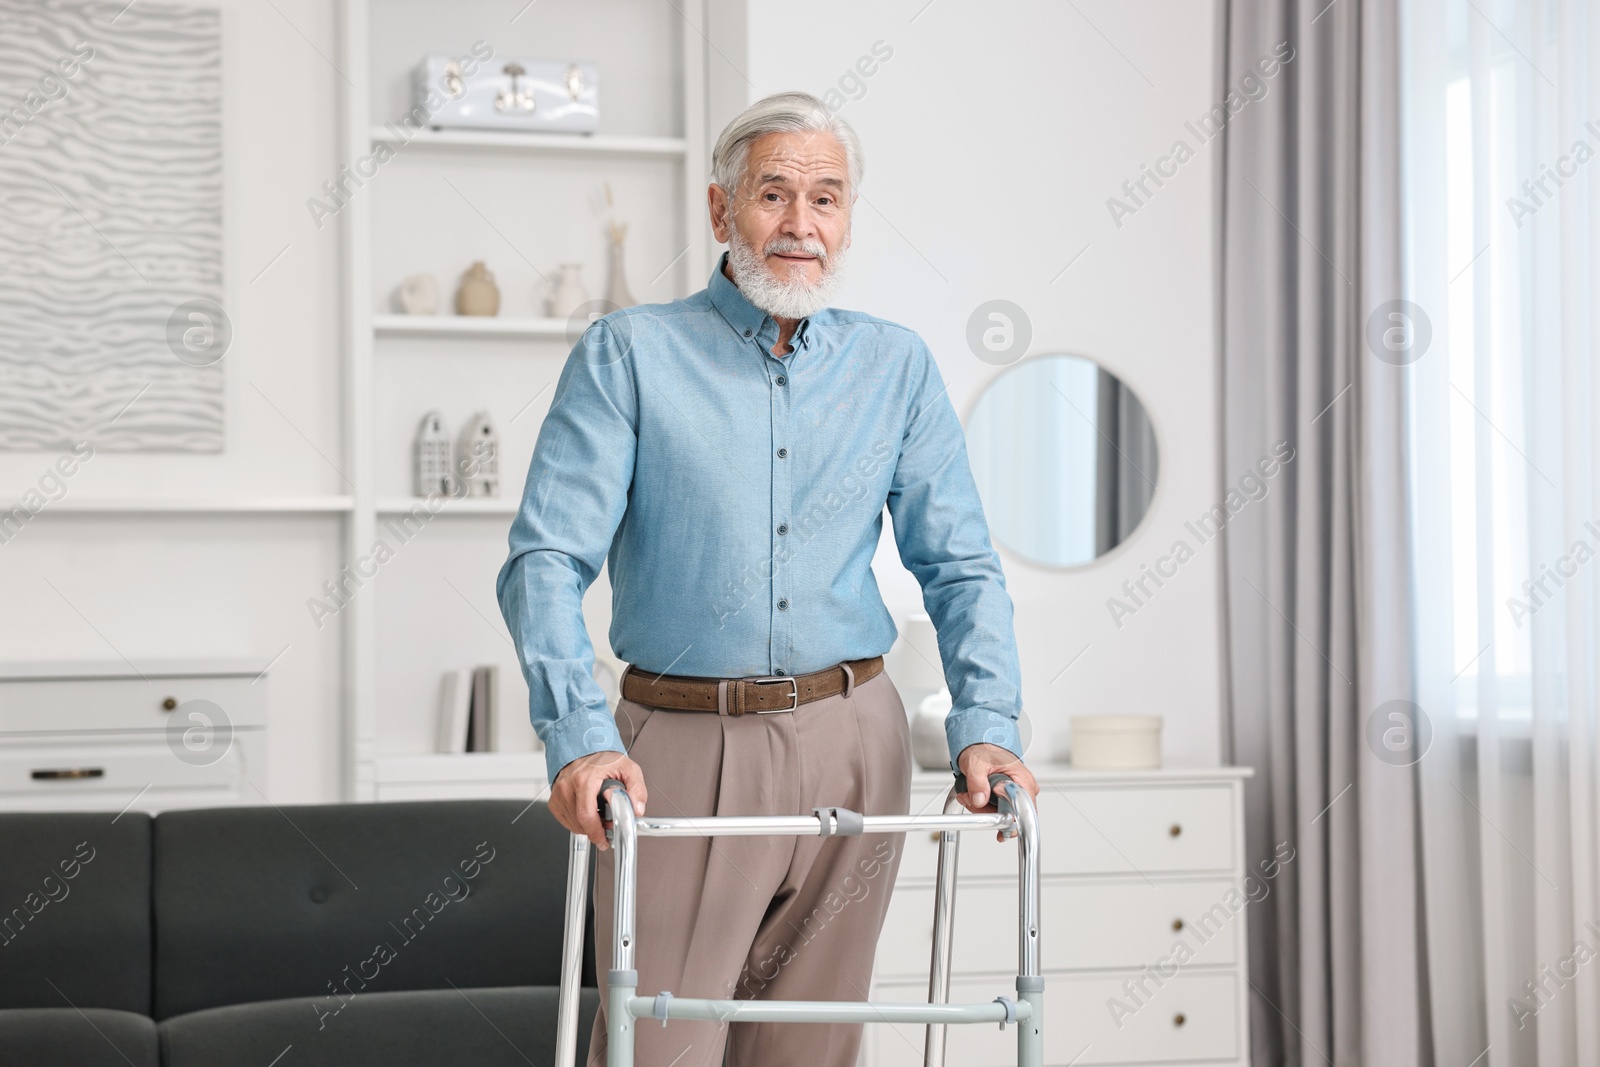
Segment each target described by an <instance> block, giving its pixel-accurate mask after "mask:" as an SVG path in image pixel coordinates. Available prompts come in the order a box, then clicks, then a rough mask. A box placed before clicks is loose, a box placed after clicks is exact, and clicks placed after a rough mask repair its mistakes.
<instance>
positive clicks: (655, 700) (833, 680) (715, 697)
mask: <svg viewBox="0 0 1600 1067" xmlns="http://www.w3.org/2000/svg"><path fill="white" fill-rule="evenodd" d="M882 670H883V657H882V656H873V657H872V658H871V659H855V660H846V661H845V662H843V663H836V664H834V665H833V666H832V667H825V668H823V669H822V670H820V671H812V672H811V673H810V674H769V675H766V676H764V677H760V678H691V677H687V676H684V675H671V674H663V675H660V676H653V675H651V674H649V673H648V672H646V671H635V670H634V669H633V664H631V663H630V664H628V666H627V668H626V669H625V670H624V671H623V672H622V695H623V696H624V697H626V698H627V699H629V700H631V701H633V702H634V703H636V704H643V705H645V706H646V707H652V708H670V709H672V710H674V711H709V712H712V713H714V714H720V715H743V714H745V713H746V712H754V713H755V714H757V715H765V714H770V713H771V712H775V711H793V710H794V709H795V708H797V707H799V706H800V705H801V704H809V703H810V702H811V701H813V700H821V699H822V698H823V697H831V696H840V695H843V696H849V695H850V691H851V690H852V689H854V688H855V687H856V686H858V685H860V684H861V683H862V682H865V681H867V680H868V679H870V678H875V677H877V675H878V674H879V673H880V672H881V671H882Z"/></svg>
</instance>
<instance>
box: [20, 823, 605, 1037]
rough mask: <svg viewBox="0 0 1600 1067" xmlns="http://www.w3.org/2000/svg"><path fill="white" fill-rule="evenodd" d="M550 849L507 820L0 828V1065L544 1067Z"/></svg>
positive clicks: (554, 940) (554, 858)
mask: <svg viewBox="0 0 1600 1067" xmlns="http://www.w3.org/2000/svg"><path fill="white" fill-rule="evenodd" d="M568 842H569V835H568V834H567V833H566V831H565V830H563V829H562V828H561V827H560V826H559V825H558V824H557V823H556V822H555V820H554V819H553V818H552V817H551V816H550V814H549V812H548V810H547V809H546V807H545V805H544V804H543V803H537V804H534V805H533V806H532V807H529V806H528V805H527V804H526V803H525V802H521V801H489V800H463V801H425V802H407V803H381V804H334V805H302V806H286V807H274V806H262V807H230V808H210V809H204V810H193V811H170V812H163V813H161V814H159V815H156V816H153V817H152V816H148V815H144V814H141V813H138V812H127V813H124V814H121V815H118V814H117V813H116V812H111V811H107V812H89V813H0V1064H4V1065H5V1067H100V1065H102V1064H103V1065H105V1067H127V1065H130V1064H131V1065H133V1067H157V1065H163V1064H165V1065H170V1067H211V1065H215V1064H219V1063H251V1064H258V1065H260V1067H269V1065H272V1064H275V1063H277V1064H281V1067H291V1065H293V1067H300V1065H328V1067H333V1065H339V1067H360V1065H366V1064H372V1065H384V1067H402V1065H405V1064H409V1063H416V1064H435V1063H444V1062H458V1063H471V1064H473V1065H474V1067H498V1065H501V1064H504V1065H506V1067H526V1065H527V1064H528V1063H530V1062H531V1063H536V1064H540V1065H545V1064H549V1063H551V1062H552V1060H553V1058H554V1050H555V1025H556V999H557V987H558V984H559V981H560V962H561V936H562V914H563V908H564V900H565V894H566V870H567V855H568ZM590 923H592V918H591V920H590ZM590 923H586V924H585V925H586V929H587V928H588V927H589V925H590ZM584 961H585V963H584V986H585V989H584V990H583V995H582V998H581V1003H582V1012H581V1014H580V1021H579V1027H578V1045H579V1051H578V1063H579V1064H582V1063H583V1061H584V1057H585V1055H586V1053H587V1045H588V1035H589V1027H590V1024H591V1022H592V1020H593V1017H594V1013H595V1011H596V1009H597V1007H598V994H597V992H596V990H595V989H594V986H595V979H594V973H593V952H592V945H590V944H586V945H585V951H584Z"/></svg>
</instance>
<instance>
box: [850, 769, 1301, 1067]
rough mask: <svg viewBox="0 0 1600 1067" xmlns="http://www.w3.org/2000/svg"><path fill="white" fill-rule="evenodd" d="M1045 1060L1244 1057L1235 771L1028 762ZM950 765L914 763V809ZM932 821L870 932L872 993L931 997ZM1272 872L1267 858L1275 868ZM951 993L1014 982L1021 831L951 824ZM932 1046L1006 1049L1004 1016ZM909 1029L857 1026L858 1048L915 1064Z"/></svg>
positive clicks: (942, 787) (887, 1061) (955, 1052)
mask: <svg viewBox="0 0 1600 1067" xmlns="http://www.w3.org/2000/svg"><path fill="white" fill-rule="evenodd" d="M1032 769H1033V772H1034V774H1035V775H1036V776H1037V777H1038V779H1039V785H1040V790H1039V800H1038V806H1039V825H1040V831H1041V836H1042V838H1043V840H1042V846H1041V851H1040V871H1041V879H1042V883H1043V884H1042V886H1041V894H1042V898H1043V899H1042V900H1041V912H1042V922H1041V924H1040V925H1041V929H1040V947H1041V957H1042V960H1043V965H1044V970H1045V975H1046V985H1045V993H1044V1003H1045V1019H1046V1025H1045V1063H1046V1064H1049V1065H1052V1067H1066V1065H1068V1064H1075V1065H1077V1067H1090V1065H1092V1064H1143V1065H1154V1064H1177V1063H1197V1062H1205V1063H1213V1064H1236V1065H1239V1067H1244V1065H1246V1064H1248V1063H1249V1048H1248V1039H1249V1025H1248V1015H1247V1012H1248V1010H1249V987H1248V985H1247V984H1246V982H1245V974H1244V967H1245V961H1246V960H1247V958H1248V957H1247V954H1246V952H1245V911H1246V909H1247V908H1248V907H1249V901H1250V899H1251V898H1252V897H1255V898H1258V899H1259V897H1260V896H1261V894H1262V892H1263V890H1265V891H1270V890H1271V886H1270V878H1269V877H1268V876H1267V875H1266V874H1264V873H1262V872H1253V877H1251V878H1249V879H1248V880H1247V879H1246V871H1245V869H1244V821H1243V820H1244V816H1243V812H1244V779H1245V778H1246V777H1248V776H1249V774H1250V772H1249V771H1248V770H1247V769H1237V768H1227V769H1222V770H1197V771H1147V772H1089V771H1072V770H1070V769H1067V768H1062V767H1051V766H1049V765H1040V766H1037V767H1034V768H1032ZM950 783H951V778H950V776H949V775H948V774H940V773H930V772H921V771H919V772H917V774H916V775H915V776H914V778H913V781H912V797H911V810H912V811H913V812H917V813H927V814H931V813H936V812H938V811H940V810H941V809H942V808H943V804H944V797H945V794H946V792H947V790H948V789H949V787H950ZM937 856H938V836H937V834H933V833H919V834H907V835H906V843H905V851H904V854H903V856H902V859H901V864H900V871H899V876H898V881H897V882H896V884H895V893H894V897H893V899H892V901H891V903H890V905H889V914H888V917H887V918H886V920H885V922H884V928H883V933H882V935H881V936H880V937H879V940H878V955H877V960H876V965H875V968H874V978H873V990H872V999H874V1000H879V1001H909V1002H921V1001H924V1000H926V999H927V995H928V961H929V955H930V952H931V951H932V943H933V897H934V877H935V874H936V873H937ZM1273 873H1275V872H1273ZM955 907H956V922H955V938H954V946H953V950H952V953H953V961H952V979H951V988H950V996H951V999H952V1000H955V1001H985V1000H990V999H992V998H994V997H995V996H999V995H1002V994H1004V995H1006V996H1014V995H1015V993H1014V989H1015V975H1016V969H1017V936H1016V929H1017V926H1016V923H1017V846H1016V843H1015V842H1014V841H1006V842H996V841H995V840H994V838H993V837H992V836H991V835H987V834H980V833H966V834H963V835H962V839H961V861H960V875H959V879H958V881H957V890H956V905H955ZM947 1034H948V1039H947V1045H946V1048H947V1050H948V1051H947V1057H946V1062H948V1063H951V1064H960V1065H961V1067H990V1065H994V1067H1000V1065H1010V1064H1015V1063H1016V1036H1015V1031H1014V1030H1012V1029H1010V1028H1007V1029H1006V1030H1005V1031H1004V1032H1002V1031H1000V1030H999V1028H998V1027H993V1026H951V1027H949V1028H948V1029H947ZM922 1049H923V1029H922V1027H920V1026H896V1025H892V1024H887V1023H875V1024H873V1025H871V1026H868V1027H866V1040H865V1042H864V1044H863V1049H862V1056H861V1063H862V1064H865V1065H868V1067H899V1065H901V1064H905V1065H908V1067H909V1065H913V1064H920V1063H921V1062H922Z"/></svg>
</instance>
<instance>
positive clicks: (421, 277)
mask: <svg viewBox="0 0 1600 1067" xmlns="http://www.w3.org/2000/svg"><path fill="white" fill-rule="evenodd" d="M395 304H396V305H397V306H398V308H399V310H400V311H401V312H403V313H405V314H407V315H436V314H438V312H439V283H438V282H437V281H435V280H434V277H433V275H431V274H413V275H411V277H409V278H407V279H406V280H405V281H403V282H401V283H400V288H399V289H398V290H397V291H396V292H395Z"/></svg>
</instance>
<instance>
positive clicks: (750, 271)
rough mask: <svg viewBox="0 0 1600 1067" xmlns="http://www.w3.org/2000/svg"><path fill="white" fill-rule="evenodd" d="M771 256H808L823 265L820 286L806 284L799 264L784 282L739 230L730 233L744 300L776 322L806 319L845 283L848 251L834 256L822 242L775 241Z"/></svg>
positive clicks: (731, 262) (734, 228)
mask: <svg viewBox="0 0 1600 1067" xmlns="http://www.w3.org/2000/svg"><path fill="white" fill-rule="evenodd" d="M766 251H767V252H805V253H807V254H809V255H814V256H816V257H818V258H819V259H820V260H821V261H822V277H821V278H818V279H817V281H816V284H814V285H813V284H812V283H810V282H808V281H806V280H805V269H806V268H805V266H804V265H803V264H796V265H795V266H794V267H793V268H792V269H790V276H789V278H788V279H787V280H782V279H780V278H778V277H777V276H776V275H775V274H773V272H772V270H771V269H770V268H769V267H768V266H767V263H766V259H765V258H764V256H763V254H762V253H760V252H757V251H756V250H755V249H754V248H753V247H751V246H750V244H749V242H747V241H746V240H745V239H744V236H743V235H742V234H741V233H740V232H739V228H738V227H737V226H731V227H729V229H728V267H729V269H730V270H732V271H733V280H734V283H735V284H736V285H738V287H739V292H741V293H743V294H744V298H745V299H746V300H748V301H750V303H752V304H754V305H755V306H756V307H758V308H760V309H761V310H762V311H765V312H766V313H767V314H768V315H771V316H772V317H773V318H775V319H803V318H805V317H807V316H808V315H814V314H816V313H817V312H818V311H821V310H822V309H823V308H825V307H827V306H828V304H829V303H831V302H832V300H833V297H834V294H836V293H837V292H838V291H839V286H840V284H841V283H843V281H844V263H845V255H844V249H843V248H840V249H838V250H837V251H835V252H834V253H833V254H832V255H829V254H828V252H827V249H826V248H824V247H823V244H822V242H821V241H795V240H792V239H790V238H787V237H775V238H773V239H772V240H771V241H770V242H768V244H767V247H766Z"/></svg>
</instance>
